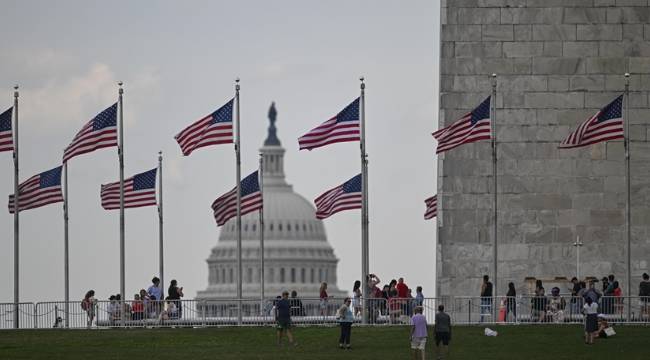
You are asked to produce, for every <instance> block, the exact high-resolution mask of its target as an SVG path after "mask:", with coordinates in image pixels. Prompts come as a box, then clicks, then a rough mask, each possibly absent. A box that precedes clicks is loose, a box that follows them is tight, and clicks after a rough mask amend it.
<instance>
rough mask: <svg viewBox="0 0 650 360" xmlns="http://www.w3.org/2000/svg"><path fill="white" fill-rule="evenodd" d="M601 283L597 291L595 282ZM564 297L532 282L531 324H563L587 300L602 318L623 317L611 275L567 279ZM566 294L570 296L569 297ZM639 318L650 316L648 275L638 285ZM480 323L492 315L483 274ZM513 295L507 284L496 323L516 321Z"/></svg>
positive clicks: (579, 311) (555, 289) (619, 295)
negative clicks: (533, 284)
mask: <svg viewBox="0 0 650 360" xmlns="http://www.w3.org/2000/svg"><path fill="white" fill-rule="evenodd" d="M599 282H600V283H601V286H600V289H599V286H598V283H599ZM567 290H568V291H567V292H566V293H564V294H562V293H561V289H560V288H559V287H557V286H554V287H553V288H551V291H550V294H548V293H547V292H546V289H545V288H544V285H543V283H542V281H541V280H536V282H535V290H534V292H533V294H531V297H530V321H531V322H556V323H561V322H564V321H565V318H566V317H567V316H574V315H578V316H579V315H581V314H583V313H584V311H583V306H584V304H585V303H586V301H587V300H588V299H589V300H591V302H592V303H595V304H597V306H598V313H599V314H602V315H612V316H613V317H615V316H616V315H619V316H620V317H622V316H623V309H624V306H625V302H624V301H623V297H622V296H623V290H622V289H621V286H620V284H619V282H618V281H617V280H616V277H615V276H614V275H609V276H606V277H603V278H602V279H601V280H600V281H599V280H598V279H595V278H591V279H589V280H584V281H580V280H578V279H577V278H576V277H574V278H572V279H571V287H570V288H568V289H567ZM569 294H570V295H569ZM638 296H639V301H640V308H641V311H640V316H642V317H648V316H649V314H650V311H649V310H650V306H649V305H650V304H649V303H650V276H649V275H648V274H647V273H644V274H643V275H642V281H641V282H640V284H639V292H638ZM480 297H481V303H480V322H483V321H484V320H485V318H489V317H490V316H492V311H493V307H492V305H493V304H492V301H493V300H494V294H493V290H492V282H490V279H489V277H488V276H487V275H485V276H484V277H483V283H482V284H481V292H480ZM517 301H518V299H517V292H516V289H515V285H514V284H513V283H512V282H510V283H509V284H508V291H507V293H506V297H505V298H504V299H503V300H502V301H501V304H500V311H499V319H498V320H499V321H510V320H516V319H518V318H517V305H518V304H517Z"/></svg>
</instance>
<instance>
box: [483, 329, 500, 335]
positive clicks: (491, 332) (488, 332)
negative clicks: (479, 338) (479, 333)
mask: <svg viewBox="0 0 650 360" xmlns="http://www.w3.org/2000/svg"><path fill="white" fill-rule="evenodd" d="M497 335H499V333H498V332H496V331H494V330H492V329H490V328H485V336H497Z"/></svg>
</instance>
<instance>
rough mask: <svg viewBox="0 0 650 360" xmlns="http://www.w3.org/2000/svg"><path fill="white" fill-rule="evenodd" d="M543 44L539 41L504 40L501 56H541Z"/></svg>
mask: <svg viewBox="0 0 650 360" xmlns="http://www.w3.org/2000/svg"><path fill="white" fill-rule="evenodd" d="M543 50H544V44H543V43H541V42H504V43H503V56H505V57H515V58H516V57H531V56H541V55H542V53H543Z"/></svg>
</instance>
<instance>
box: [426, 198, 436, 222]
mask: <svg viewBox="0 0 650 360" xmlns="http://www.w3.org/2000/svg"><path fill="white" fill-rule="evenodd" d="M424 203H425V204H426V205H427V210H426V211H425V212H424V220H429V219H433V218H434V217H436V216H437V215H438V195H433V196H432V197H430V198H428V199H426V200H424Z"/></svg>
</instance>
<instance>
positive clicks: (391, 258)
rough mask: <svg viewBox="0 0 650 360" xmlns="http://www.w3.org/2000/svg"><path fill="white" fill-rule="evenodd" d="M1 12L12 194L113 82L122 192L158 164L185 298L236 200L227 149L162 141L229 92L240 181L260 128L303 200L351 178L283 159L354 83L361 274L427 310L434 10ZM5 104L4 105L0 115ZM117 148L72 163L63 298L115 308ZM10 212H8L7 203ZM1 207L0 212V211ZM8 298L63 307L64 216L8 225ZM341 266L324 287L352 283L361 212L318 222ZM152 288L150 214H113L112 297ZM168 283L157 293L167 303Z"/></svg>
mask: <svg viewBox="0 0 650 360" xmlns="http://www.w3.org/2000/svg"><path fill="white" fill-rule="evenodd" d="M2 4H3V6H2V11H0V20H1V21H0V39H2V44H4V45H3V47H2V56H0V89H1V90H0V100H1V99H4V101H0V107H2V109H1V110H3V111H4V109H5V108H8V107H10V106H11V105H12V99H13V95H12V94H13V91H12V86H13V85H14V84H16V83H17V84H20V89H21V90H20V161H21V173H20V181H23V180H25V179H27V178H28V177H30V176H32V175H34V174H36V173H40V172H42V171H44V170H48V169H51V168H53V167H55V166H58V165H60V162H61V157H62V150H63V148H64V147H65V146H67V145H68V144H69V143H70V141H71V140H72V138H73V137H74V135H75V134H76V132H77V131H78V130H79V129H80V128H81V127H82V126H83V124H84V123H86V122H87V121H88V120H89V119H90V118H92V117H93V116H95V115H96V114H97V113H98V112H100V111H101V110H103V109H105V108H106V107H107V106H109V105H110V104H112V103H114V102H115V101H116V98H117V85H116V83H117V81H119V80H121V81H124V83H125V86H124V88H125V95H124V108H125V115H124V116H125V122H126V125H125V177H129V176H131V175H133V174H134V173H139V172H142V171H145V170H148V169H151V168H153V167H155V166H156V164H157V152H158V151H159V150H162V151H163V154H164V158H165V173H164V176H165V178H164V184H165V189H164V192H165V199H164V200H165V204H164V206H165V250H166V252H165V278H166V280H167V282H168V280H169V279H172V278H175V279H178V281H179V285H180V286H184V288H185V294H186V298H193V297H194V296H195V294H196V291H198V290H204V289H205V288H206V287H207V284H208V280H207V278H208V275H207V264H206V262H205V260H206V259H207V257H208V256H209V254H210V250H211V248H212V247H214V246H215V245H216V242H217V238H218V236H219V228H217V226H216V224H215V221H214V219H213V217H212V211H211V209H210V204H211V203H212V201H213V200H214V199H215V198H216V197H217V196H218V195H220V194H222V193H224V192H226V191H228V190H229V189H231V188H232V187H233V186H234V177H235V176H234V171H235V161H234V151H233V147H232V146H231V145H227V146H223V145H222V146H215V147H209V148H204V149H201V150H199V151H197V152H195V153H193V154H192V155H191V156H189V157H183V156H182V154H181V151H180V149H179V147H178V145H177V144H176V142H175V141H174V139H173V136H174V135H175V134H176V133H177V132H178V131H180V130H181V129H183V128H184V127H185V126H187V125H189V124H190V123H192V122H194V121H196V120H198V119H199V118H200V117H202V116H204V115H206V114H208V113H210V112H212V111H214V110H215V109H216V108H218V107H219V106H221V105H223V103H225V102H226V101H227V100H228V99H230V98H231V97H232V96H233V92H234V90H233V88H234V86H233V80H234V79H235V78H236V77H240V78H241V87H242V90H241V119H242V120H241V132H242V135H241V137H242V174H248V173H250V172H251V171H252V170H253V169H254V168H256V166H257V161H258V149H259V147H260V146H261V145H262V141H263V140H264V138H265V136H266V128H267V124H268V121H267V117H266V115H267V111H268V107H269V105H270V103H271V102H272V101H275V102H276V106H277V110H278V121H277V124H276V125H277V127H278V137H279V138H280V140H281V141H282V145H283V146H284V147H285V148H286V149H287V153H286V157H285V171H286V173H287V181H288V182H289V183H290V184H293V186H294V190H295V191H296V192H298V193H299V194H301V195H303V196H305V197H306V198H307V199H314V198H315V197H316V196H318V195H319V194H320V193H322V192H323V191H324V190H326V189H329V188H331V187H333V186H335V185H337V184H339V183H341V182H343V181H344V180H347V179H349V178H351V177H352V176H354V175H356V174H358V173H359V172H360V164H359V152H358V143H343V144H335V145H331V146H328V147H325V148H321V149H317V150H314V151H311V152H307V151H302V152H298V143H297V138H298V137H299V136H300V135H302V134H303V133H305V132H306V131H307V130H309V129H310V128H313V127H315V126H316V125H318V124H320V123H322V122H323V121H325V120H327V119H329V118H330V117H331V116H333V115H334V114H336V113H337V112H338V111H340V110H341V109H342V108H343V107H344V106H345V105H347V104H348V103H350V101H351V100H352V99H354V98H355V97H357V96H359V81H358V78H359V76H360V75H364V76H365V77H366V83H367V88H366V123H367V132H366V136H367V150H368V154H369V159H370V165H369V196H370V198H369V204H370V255H371V256H370V270H371V272H375V273H377V274H378V275H379V276H380V277H381V279H382V280H384V281H388V280H390V278H397V277H399V276H404V277H405V279H406V282H407V283H408V284H409V285H410V286H411V287H415V286H417V285H422V286H424V293H425V295H428V296H432V295H433V293H434V290H433V286H434V276H435V274H434V270H435V269H434V268H435V263H434V256H435V253H434V243H435V222H433V221H424V220H423V213H424V209H425V207H424V199H425V198H427V197H429V196H431V195H433V193H434V192H435V189H436V187H435V183H436V181H435V166H436V163H435V159H436V157H435V142H434V140H433V138H432V137H431V132H432V131H433V130H435V129H436V127H437V115H436V114H437V106H438V101H437V88H438V74H437V69H438V45H437V44H438V37H439V26H440V25H439V2H438V1H437V0H435V1H431V0H409V1H388V0H367V1H357V0H354V1H350V0H347V1H343V0H330V1H304V0H293V1H288V0H278V1H265V0H259V1H182V2H181V1H146V2H145V1H110V2H107V1H57V2H52V1H13V0H5V1H3V2H2ZM3 103H4V105H2V104H3ZM116 153H117V152H116V149H115V148H109V149H102V150H99V151H96V152H93V153H90V154H86V155H82V156H79V157H76V158H74V159H72V160H71V161H70V163H69V165H68V171H69V189H70V195H69V201H70V212H69V214H70V297H71V299H72V300H76V299H81V298H82V297H83V295H84V293H85V291H86V290H88V289H91V288H92V289H95V290H96V293H97V297H98V298H100V299H105V298H107V297H108V296H109V295H110V294H115V293H118V292H119V287H120V284H119V275H120V269H119V264H120V261H119V211H105V210H103V209H102V208H101V206H100V199H99V189H100V184H103V183H104V184H105V183H108V182H113V181H117V180H118V176H119V175H118V174H119V173H118V163H117V155H116ZM0 169H4V170H2V171H1V172H0V174H1V176H0V194H2V196H6V195H9V194H10V193H13V165H12V160H11V153H6V152H5V153H0ZM4 199H5V200H2V201H7V200H6V199H7V198H6V197H4ZM5 204H6V203H5ZM5 206H6V205H2V207H3V208H4V209H6V207H5ZM0 213H1V214H0V239H2V251H1V252H0V274H2V278H3V280H4V284H5V291H3V292H1V293H0V302H10V301H13V263H14V262H13V216H12V215H10V214H9V213H8V212H7V211H6V210H5V211H3V212H0ZM20 218H21V238H20V293H21V296H20V299H21V300H22V301H46V300H61V299H63V297H64V287H63V211H62V206H61V204H52V205H48V206H46V207H42V208H38V209H34V210H28V211H24V212H22V213H21V217H20ZM325 227H326V230H327V234H328V239H329V242H330V244H331V245H332V246H333V247H334V249H335V250H334V251H335V254H336V256H337V257H338V258H339V259H340V262H339V265H338V286H339V288H341V289H344V290H347V291H351V287H352V283H353V281H354V280H356V279H358V278H359V277H360V272H361V265H360V259H361V255H360V254H361V250H360V243H361V241H360V236H361V234H360V233H361V231H360V211H359V210H354V211H347V212H342V213H339V214H336V215H334V216H332V217H331V218H329V219H327V220H325ZM157 272H158V231H157V215H156V210H155V208H154V207H146V208H139V209H128V210H126V293H127V295H128V296H129V298H130V297H131V295H132V294H133V293H135V292H136V291H137V290H139V289H140V288H146V287H147V286H148V285H149V283H150V279H151V277H152V276H153V275H156V274H157ZM167 286H168V284H165V287H167Z"/></svg>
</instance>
